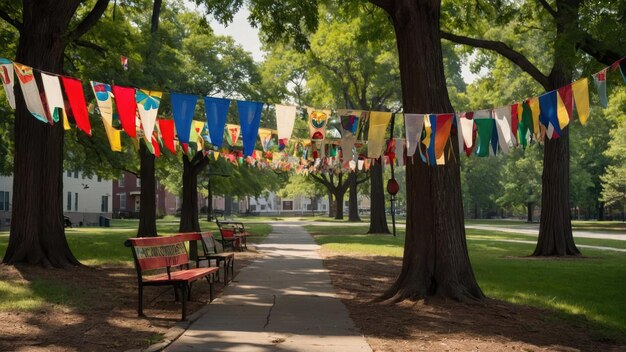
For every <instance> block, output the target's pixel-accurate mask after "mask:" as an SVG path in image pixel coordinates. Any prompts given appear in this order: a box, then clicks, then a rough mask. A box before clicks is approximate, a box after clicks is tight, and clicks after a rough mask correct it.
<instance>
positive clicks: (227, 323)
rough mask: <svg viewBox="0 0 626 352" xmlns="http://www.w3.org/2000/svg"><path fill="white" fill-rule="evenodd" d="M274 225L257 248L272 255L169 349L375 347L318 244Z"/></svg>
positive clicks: (294, 228) (297, 229)
mask: <svg viewBox="0 0 626 352" xmlns="http://www.w3.org/2000/svg"><path fill="white" fill-rule="evenodd" d="M272 226H273V232H272V233H271V234H270V235H269V236H268V237H267V239H266V240H265V242H264V243H263V244H261V245H258V246H257V249H258V250H259V251H261V252H263V253H264V254H265V257H264V258H262V259H260V260H257V261H255V262H254V263H252V264H251V265H249V266H248V267H246V268H244V269H243V270H242V271H241V273H240V274H239V275H238V276H237V277H236V282H234V283H231V284H230V285H229V286H228V287H227V288H226V290H225V291H224V293H223V295H222V296H221V297H220V298H218V299H216V300H215V301H213V302H212V303H211V304H210V305H209V308H208V310H207V312H206V313H205V314H204V315H203V316H202V317H200V318H199V319H198V320H196V321H195V322H194V323H193V324H191V326H190V327H189V329H188V330H187V331H186V332H185V333H184V334H183V335H181V336H180V338H178V339H177V340H176V341H174V342H173V343H172V344H171V345H170V346H169V347H168V348H166V351H250V352H252V351H371V348H370V347H369V345H368V344H367V342H366V341H365V338H364V337H363V336H362V335H361V334H360V332H359V331H358V329H356V327H355V326H354V322H353V321H352V319H350V316H349V315H348V310H347V309H346V307H345V306H344V305H343V303H342V302H341V301H340V300H339V298H337V296H336V295H335V291H334V288H333V286H332V284H331V282H330V276H329V274H328V271H327V270H326V269H324V267H323V266H322V259H321V258H320V256H319V255H318V253H317V249H318V248H319V246H318V245H316V244H315V242H314V241H313V239H312V238H311V236H310V235H309V234H308V233H307V232H306V231H304V230H303V229H302V227H301V226H299V225H298V224H297V223H280V224H272ZM235 264H236V262H235Z"/></svg>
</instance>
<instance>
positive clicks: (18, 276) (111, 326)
mask: <svg viewBox="0 0 626 352" xmlns="http://www.w3.org/2000/svg"><path fill="white" fill-rule="evenodd" d="M235 255H236V260H235V275H237V274H238V273H239V271H240V270H241V269H242V268H243V267H245V266H246V265H248V264H249V263H251V262H252V261H253V260H255V259H257V258H259V257H261V254H259V253H257V252H255V251H253V250H251V251H247V252H244V253H236V254H235ZM0 280H3V281H7V280H10V281H11V282H16V283H19V282H24V283H26V284H31V283H33V282H36V281H37V280H46V281H45V282H54V283H55V284H58V285H61V286H63V287H68V288H69V289H70V290H78V291H79V293H77V294H72V297H79V299H71V300H70V299H68V300H67V301H65V300H63V297H61V298H60V299H61V300H62V302H61V303H60V304H55V303H46V304H45V305H44V306H43V307H42V308H40V309H37V310H35V311H26V312H0V351H15V350H19V351H126V350H129V349H133V348H145V347H147V346H149V345H150V344H153V343H156V342H159V341H160V340H161V339H162V338H163V334H165V332H167V330H168V329H169V328H170V327H172V326H173V325H174V324H176V323H177V322H178V320H179V319H180V313H181V306H180V303H176V302H175V301H174V291H173V289H172V288H170V287H147V288H145V289H144V313H145V314H146V316H147V318H138V317H137V281H136V280H137V278H136V274H135V269H134V268H133V267H131V266H130V264H129V266H96V267H78V268H73V269H69V270H59V269H43V268H39V267H25V266H4V265H2V266H0ZM214 288H215V290H214V297H217V296H219V295H220V294H221V292H222V289H223V284H222V283H216V284H215V285H214ZM208 303H209V285H208V284H207V283H206V282H197V283H196V284H194V286H193V289H192V297H191V301H190V302H189V303H188V305H187V314H188V315H190V314H191V313H193V312H195V311H197V310H199V309H200V308H202V307H203V306H204V305H205V304H208Z"/></svg>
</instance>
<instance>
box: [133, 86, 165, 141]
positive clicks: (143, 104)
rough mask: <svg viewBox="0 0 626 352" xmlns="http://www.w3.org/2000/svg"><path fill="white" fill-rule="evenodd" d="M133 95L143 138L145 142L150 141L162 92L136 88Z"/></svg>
mask: <svg viewBox="0 0 626 352" xmlns="http://www.w3.org/2000/svg"><path fill="white" fill-rule="evenodd" d="M135 96H136V99H137V111H139V118H140V119H141V126H142V127H143V133H144V139H145V140H146V141H147V142H151V141H152V133H153V132H154V126H155V124H156V119H157V114H158V112H159V105H161V97H162V96H163V93H162V92H156V91H153V90H146V89H137V91H136V93H135ZM155 151H156V149H155Z"/></svg>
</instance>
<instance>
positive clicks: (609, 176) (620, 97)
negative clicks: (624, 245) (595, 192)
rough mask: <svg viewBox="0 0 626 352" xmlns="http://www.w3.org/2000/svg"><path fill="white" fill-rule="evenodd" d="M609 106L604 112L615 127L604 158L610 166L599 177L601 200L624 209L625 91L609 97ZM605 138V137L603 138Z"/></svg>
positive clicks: (625, 151)
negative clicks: (612, 120)
mask: <svg viewBox="0 0 626 352" xmlns="http://www.w3.org/2000/svg"><path fill="white" fill-rule="evenodd" d="M611 98H612V99H611V105H609V108H608V109H607V110H606V111H605V114H606V115H607V116H612V117H613V119H614V121H615V123H616V127H615V128H614V129H613V130H612V131H610V141H609V145H608V149H606V151H605V152H604V157H606V158H608V159H609V160H610V165H609V166H608V167H607V168H606V170H605V172H604V174H603V175H602V176H601V181H602V187H603V189H602V200H603V201H604V202H606V203H607V205H609V206H615V207H618V209H619V208H620V207H621V210H622V211H624V208H625V207H626V177H624V175H626V113H625V111H626V90H625V89H623V88H622V89H620V90H619V91H618V92H616V94H614V95H613V96H612V97H611ZM604 137H605V138H606V135H605V136H604Z"/></svg>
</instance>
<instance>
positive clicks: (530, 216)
mask: <svg viewBox="0 0 626 352" xmlns="http://www.w3.org/2000/svg"><path fill="white" fill-rule="evenodd" d="M533 205H534V203H532V202H528V203H526V210H527V211H528V214H527V217H526V221H527V222H533V208H534V206H533Z"/></svg>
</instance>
